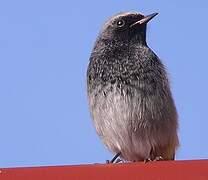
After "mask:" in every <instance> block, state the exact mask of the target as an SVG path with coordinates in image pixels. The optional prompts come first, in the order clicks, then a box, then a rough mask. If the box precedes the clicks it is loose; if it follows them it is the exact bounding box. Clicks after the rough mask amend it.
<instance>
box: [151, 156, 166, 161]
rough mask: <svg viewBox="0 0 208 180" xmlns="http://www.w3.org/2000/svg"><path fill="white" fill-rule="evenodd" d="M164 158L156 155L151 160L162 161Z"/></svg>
mask: <svg viewBox="0 0 208 180" xmlns="http://www.w3.org/2000/svg"><path fill="white" fill-rule="evenodd" d="M162 160H164V159H163V157H162V156H157V157H156V158H155V159H154V160H153V161H162Z"/></svg>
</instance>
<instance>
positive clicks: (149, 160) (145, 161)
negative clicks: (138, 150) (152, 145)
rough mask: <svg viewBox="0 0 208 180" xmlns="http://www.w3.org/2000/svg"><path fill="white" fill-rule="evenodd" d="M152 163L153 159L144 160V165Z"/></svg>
mask: <svg viewBox="0 0 208 180" xmlns="http://www.w3.org/2000/svg"><path fill="white" fill-rule="evenodd" d="M151 161H152V159H151V158H147V159H145V160H144V163H145V164H146V163H148V162H151Z"/></svg>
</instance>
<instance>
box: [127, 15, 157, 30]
mask: <svg viewBox="0 0 208 180" xmlns="http://www.w3.org/2000/svg"><path fill="white" fill-rule="evenodd" d="M157 15H158V13H152V14H150V15H147V16H144V17H143V18H142V19H140V20H139V21H137V22H135V23H133V24H132V25H131V26H130V27H133V26H135V25H141V24H146V23H148V22H149V21H150V20H151V19H152V18H154V17H155V16H157Z"/></svg>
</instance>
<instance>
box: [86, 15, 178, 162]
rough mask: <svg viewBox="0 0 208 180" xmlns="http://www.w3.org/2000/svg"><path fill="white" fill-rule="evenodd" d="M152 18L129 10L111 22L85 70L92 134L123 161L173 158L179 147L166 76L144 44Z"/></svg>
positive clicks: (105, 28) (174, 113) (152, 53)
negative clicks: (98, 137)
mask: <svg viewBox="0 0 208 180" xmlns="http://www.w3.org/2000/svg"><path fill="white" fill-rule="evenodd" d="M156 15H157V13H153V14H150V15H148V16H144V15H142V14H140V13H135V12H127V13H120V14H117V15H115V16H113V17H112V18H110V19H109V20H108V21H107V22H106V23H105V24H104V25H103V27H102V29H101V32H100V33H99V35H98V37H97V40H96V42H95V46H94V48H93V50H92V53H91V56H90V62H89V65H88V69H87V91H88V100H89V107H90V112H91V115H92V118H93V122H94V125H95V128H96V131H97V133H98V135H99V136H100V138H101V140H102V142H103V143H104V144H105V145H106V146H107V148H108V149H109V150H111V151H112V152H114V153H116V154H117V156H120V158H121V159H122V160H124V161H147V160H159V159H163V160H173V159H174V156H175V151H176V148H177V146H178V144H179V142H178V136H177V126H178V123H177V122H178V120H177V119H178V117H177V111H176V108H175V104H174V101H173V98H172V94H171V91H170V87H169V81H168V77H167V73H166V70H165V67H164V65H163V64H162V62H161V60H160V59H159V58H158V56H157V55H156V54H155V53H154V52H153V51H152V50H151V49H150V48H149V47H148V45H147V43H146V24H147V23H148V21H150V20H151V19H152V18H153V17H155V16H156ZM117 156H116V157H117ZM114 160H115V159H113V160H112V162H113V161H114Z"/></svg>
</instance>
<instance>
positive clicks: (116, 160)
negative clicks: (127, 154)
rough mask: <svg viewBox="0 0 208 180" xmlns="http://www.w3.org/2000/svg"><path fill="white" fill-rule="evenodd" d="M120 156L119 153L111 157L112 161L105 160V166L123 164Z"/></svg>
mask: <svg viewBox="0 0 208 180" xmlns="http://www.w3.org/2000/svg"><path fill="white" fill-rule="evenodd" d="M120 155H121V153H120V152H119V153H117V154H116V155H115V156H114V157H113V159H111V160H106V164H110V163H119V162H123V160H122V159H120V158H119V156H120Z"/></svg>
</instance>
